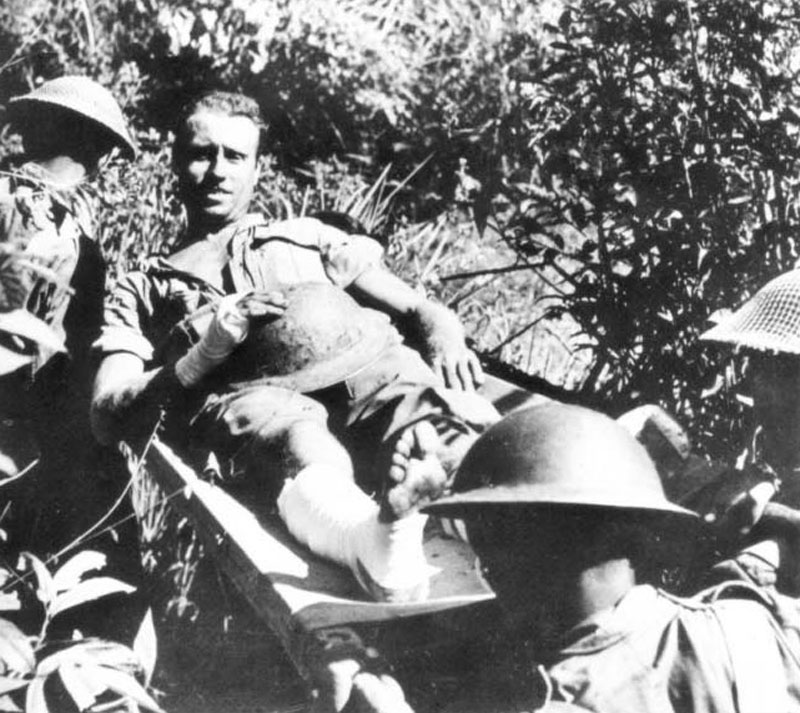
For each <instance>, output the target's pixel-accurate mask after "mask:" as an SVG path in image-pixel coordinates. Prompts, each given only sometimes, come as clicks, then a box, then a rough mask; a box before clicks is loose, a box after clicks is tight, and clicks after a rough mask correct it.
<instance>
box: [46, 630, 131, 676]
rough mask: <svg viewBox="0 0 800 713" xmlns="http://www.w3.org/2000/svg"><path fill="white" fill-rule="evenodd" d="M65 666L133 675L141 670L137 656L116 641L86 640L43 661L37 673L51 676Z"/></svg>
mask: <svg viewBox="0 0 800 713" xmlns="http://www.w3.org/2000/svg"><path fill="white" fill-rule="evenodd" d="M65 664H75V665H84V664H93V665H96V666H110V667H112V668H116V669H119V670H121V671H129V672H131V673H135V672H138V671H139V670H140V668H141V667H140V665H139V661H138V659H137V657H136V654H135V653H134V652H133V651H132V650H131V649H129V648H128V647H127V646H124V645H123V644H118V643H116V642H114V641H104V640H102V639H85V640H83V641H78V642H76V643H74V644H71V645H70V646H68V647H67V648H65V649H61V650H60V651H57V652H56V653H54V654H51V655H50V656H47V657H46V658H44V659H42V661H40V662H39V665H38V667H37V669H36V673H37V675H39V676H49V675H50V674H52V673H53V672H55V671H56V670H57V669H59V668H60V667H61V666H63V665H65Z"/></svg>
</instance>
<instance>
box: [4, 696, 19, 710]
mask: <svg viewBox="0 0 800 713" xmlns="http://www.w3.org/2000/svg"><path fill="white" fill-rule="evenodd" d="M0 713H22V708H20V707H19V706H18V705H17V704H16V703H14V699H13V698H11V696H8V695H5V694H4V695H0Z"/></svg>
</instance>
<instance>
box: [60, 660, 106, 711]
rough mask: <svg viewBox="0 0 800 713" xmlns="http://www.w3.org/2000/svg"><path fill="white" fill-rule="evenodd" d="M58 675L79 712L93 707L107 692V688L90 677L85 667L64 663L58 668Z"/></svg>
mask: <svg viewBox="0 0 800 713" xmlns="http://www.w3.org/2000/svg"><path fill="white" fill-rule="evenodd" d="M58 675H59V676H60V677H61V682H62V683H63V684H64V688H65V689H66V690H67V693H69V695H70V696H71V698H72V700H73V701H75V706H76V707H77V708H78V710H79V711H85V710H86V709H87V708H90V707H91V706H93V705H94V703H95V701H96V700H97V697H98V696H99V695H100V694H101V693H102V692H103V691H105V690H106V686H105V685H103V684H102V683H99V682H97V681H96V680H95V679H94V678H93V677H92V676H91V675H88V674H87V673H86V672H85V670H84V667H83V666H79V665H76V664H72V663H64V664H62V665H61V666H59V667H58Z"/></svg>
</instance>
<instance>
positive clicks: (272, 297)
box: [175, 292, 286, 388]
mask: <svg viewBox="0 0 800 713" xmlns="http://www.w3.org/2000/svg"><path fill="white" fill-rule="evenodd" d="M285 309H286V298H285V297H284V295H283V293H281V292H247V293H245V294H241V293H238V294H233V295H227V296H225V297H223V298H222V299H221V300H220V301H219V304H218V305H217V310H216V312H215V314H214V318H213V319H212V320H211V323H210V324H209V326H208V329H207V330H206V332H205V333H204V334H203V336H202V337H201V339H200V341H199V342H197V344H195V345H194V346H193V347H192V348H191V349H190V350H189V351H188V352H187V353H186V354H185V355H184V356H183V357H181V358H180V359H178V361H177V362H175V376H176V377H177V379H178V381H179V382H180V383H181V384H182V385H183V386H184V387H186V388H189V387H191V386H195V385H196V384H198V383H199V382H200V381H201V380H202V379H203V377H204V376H205V375H206V374H208V373H209V372H210V371H212V370H213V369H214V368H215V367H217V366H219V365H220V364H221V363H222V362H224V361H225V360H226V359H227V358H228V357H229V356H230V355H231V354H232V353H233V351H234V350H235V349H236V347H237V346H239V345H240V344H241V343H242V342H243V341H244V340H245V339H246V338H247V333H248V332H249V330H250V322H251V320H264V319H274V318H276V317H279V316H280V315H281V314H283V312H284V310H285Z"/></svg>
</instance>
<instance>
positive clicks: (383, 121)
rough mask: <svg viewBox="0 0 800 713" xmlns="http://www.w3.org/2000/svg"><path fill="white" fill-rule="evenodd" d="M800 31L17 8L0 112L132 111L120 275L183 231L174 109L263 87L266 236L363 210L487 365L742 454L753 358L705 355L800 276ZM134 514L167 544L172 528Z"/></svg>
mask: <svg viewBox="0 0 800 713" xmlns="http://www.w3.org/2000/svg"><path fill="white" fill-rule="evenodd" d="M798 34H800V7H798V6H797V4H796V3H795V2H794V0H703V1H702V2H700V1H699V0H659V1H657V2H656V1H651V2H647V1H645V0H583V1H579V0H575V2H573V3H567V2H563V1H562V0H541V1H540V2H539V3H533V2H530V1H529V0H337V1H336V2H318V1H317V0H118V1H117V0H59V1H56V0H6V1H5V2H4V3H3V4H2V5H0V108H2V107H4V106H5V104H6V102H7V100H8V99H9V98H10V97H11V96H14V95H16V94H19V93H22V92H25V91H27V90H29V89H30V88H31V87H34V86H36V85H37V83H39V82H41V81H43V80H45V79H48V78H51V77H55V76H59V75H61V74H66V73H82V74H88V75H90V76H92V77H94V78H96V79H98V80H99V81H101V82H102V83H104V84H105V85H107V86H108V87H110V88H111V89H112V91H113V92H114V93H115V95H116V96H117V97H118V99H119V100H120V102H121V104H122V105H123V106H124V108H125V112H126V114H127V116H128V117H129V119H130V121H131V123H132V125H133V127H134V128H135V131H136V135H137V137H138V141H139V144H140V148H141V153H140V156H139V158H138V160H137V161H136V162H135V163H132V164H123V163H115V164H113V165H112V166H110V167H109V170H108V171H106V172H105V174H104V175H103V177H102V178H101V180H100V181H99V182H98V186H97V188H98V191H97V192H98V198H99V199H100V203H101V211H100V215H99V230H98V239H99V241H100V243H101V245H102V248H103V251H104V254H105V256H106V259H107V263H108V266H109V279H113V278H114V276H115V275H116V274H118V273H119V272H120V271H122V270H124V269H126V268H128V267H131V266H134V265H136V263H137V261H139V260H140V259H141V258H142V257H143V256H144V255H146V254H147V252H149V251H150V250H152V249H155V248H158V247H160V246H162V245H164V244H165V243H167V242H168V241H169V240H171V239H173V238H174V236H175V235H176V234H177V232H178V230H179V228H180V224H181V220H182V216H181V213H180V207H179V206H178V205H177V204H176V202H175V201H174V199H173V197H172V191H171V182H172V178H171V171H170V166H169V149H170V144H171V136H172V134H171V130H172V128H173V127H172V124H171V121H172V118H173V117H174V114H175V107H176V106H177V105H178V104H180V103H181V102H182V101H183V98H184V97H185V96H187V94H189V93H191V92H194V91H195V90H197V89H199V88H205V87H223V88H231V89H241V90H243V91H245V92H248V93H250V94H252V95H253V96H255V97H257V98H258V99H259V101H260V102H261V104H262V106H263V109H264V111H265V112H266V114H267V116H268V117H269V120H270V133H269V156H268V157H267V158H265V160H264V166H263V180H262V181H261V184H260V188H259V194H258V203H259V207H260V208H261V209H262V210H263V211H264V212H265V213H266V214H267V215H268V216H271V217H274V218H283V217H287V216H291V215H299V214H303V213H307V212H310V211H313V210H317V209H322V208H338V209H343V210H347V211H348V212H350V213H352V214H353V215H355V216H356V217H359V218H361V219H362V220H364V221H365V222H366V223H367V225H368V226H369V227H370V229H371V230H372V231H374V232H375V233H376V234H379V235H380V236H382V238H384V239H385V240H386V241H387V244H388V246H389V249H388V255H389V259H390V261H391V263H392V266H393V268H394V269H395V270H397V271H398V272H399V273H401V274H402V275H403V276H404V277H406V278H407V279H408V280H409V281H411V282H412V283H414V284H415V285H417V286H418V287H419V288H420V289H425V290H427V291H428V292H430V293H432V294H434V295H435V296H437V297H438V298H439V299H441V300H443V301H445V302H447V303H448V304H450V305H451V306H452V307H454V308H455V309H457V310H458V311H459V313H460V315H461V317H462V318H463V320H464V321H465V323H466V325H467V327H468V331H469V333H470V336H471V338H472V339H473V340H474V341H475V344H476V345H477V347H478V348H479V349H480V350H481V351H483V352H485V353H487V354H489V355H492V356H495V357H499V358H501V359H502V360H503V361H505V362H507V363H510V364H513V365H514V366H515V367H517V368H519V369H521V370H522V371H523V372H526V373H529V374H534V375H538V376H542V377H545V378H546V379H548V380H550V381H551V382H553V383H555V384H557V385H558V386H563V387H565V388H568V389H570V390H573V391H575V392H577V393H578V395H579V397H580V398H584V399H587V400H590V401H592V402H593V403H598V402H599V403H601V404H602V405H603V406H604V407H605V408H606V409H607V410H609V411H610V412H612V413H615V412H620V411H622V410H624V409H625V408H628V407H629V406H632V405H635V404H638V403H642V402H657V403H660V404H661V405H663V406H664V407H666V408H667V409H668V410H670V411H672V412H673V413H675V414H676V415H677V416H678V417H679V419H680V420H681V421H682V422H683V423H684V424H685V425H686V426H687V427H689V429H690V431H691V432H692V436H693V438H694V440H695V442H696V443H697V445H698V447H699V448H700V449H701V450H702V451H704V452H706V453H709V454H711V455H714V456H718V457H724V458H732V457H734V456H736V455H737V454H738V453H740V452H741V451H742V449H744V448H746V445H747V442H748V428H749V424H748V418H747V410H746V408H745V407H744V406H742V404H741V403H740V400H737V398H736V395H735V393H734V391H735V390H736V389H737V388H738V384H737V383H736V382H737V379H738V375H739V372H740V368H739V367H740V365H739V364H738V363H734V362H732V361H731V360H730V357H729V355H726V354H725V353H724V352H720V351H717V350H714V349H712V348H709V347H708V346H707V345H703V344H701V343H699V342H698V340H697V337H698V335H699V334H700V333H701V331H702V330H703V329H704V328H705V327H707V326H708V320H709V317H710V316H711V315H712V314H713V313H714V312H715V311H717V310H718V309H720V308H725V307H731V306H735V305H737V304H739V303H740V302H741V301H742V300H743V299H744V298H745V297H746V296H747V295H749V294H752V292H753V291H754V290H755V289H757V288H758V287H759V286H760V285H762V284H764V282H766V281H767V280H768V279H769V278H770V277H772V276H774V275H776V274H778V273H779V272H782V271H784V270H786V269H788V268H790V267H791V266H792V265H793V264H794V263H795V261H796V259H797V257H798V250H799V249H800V248H799V247H798V242H797V240H796V237H795V235H796V232H797V230H798V227H800V226H798V223H800V214H799V211H798V208H800V202H799V199H798V184H799V183H800V161H798V159H799V158H800V156H798V151H799V149H800V146H799V144H798V138H799V133H800V113H798V111H797V109H796V106H797V99H798V96H797V94H798V83H797V72H798V69H800V62H799V60H800V54H799V53H800V50H799V49H797V48H798V47H800V43H798V39H800V38H799V37H798ZM17 148H18V147H17V142H16V140H15V137H14V136H12V135H10V134H9V133H8V132H7V131H4V132H3V133H2V134H0V156H2V155H3V154H7V153H10V152H13V151H15V150H17ZM723 377H724V378H723ZM722 384H727V385H728V386H731V387H732V388H727V389H725V388H719V387H720V385H722ZM154 498H155V499H154ZM135 504H136V506H137V509H138V511H139V515H140V529H141V530H142V531H143V532H144V533H145V535H146V536H148V535H147V533H148V532H150V534H151V535H152V537H151V539H152V540H155V539H157V535H158V533H159V532H161V533H163V532H164V531H165V530H169V529H170V527H172V532H173V533H174V531H175V527H178V525H175V524H174V523H173V525H172V526H169V525H168V524H167V519H168V517H169V515H168V513H167V512H166V510H165V509H164V508H163V507H162V506H160V504H159V502H158V497H157V494H154V493H152V492H149V491H146V490H145V491H142V492H137V493H136V503H135ZM174 539H175V542H173V543H171V544H169V545H168V546H169V547H172V549H173V550H175V548H177V549H178V550H179V552H178V554H177V555H175V553H174V551H173V555H172V556H173V557H176V558H177V560H178V561H179V562H181V563H182V565H181V566H174V567H172V569H171V572H172V573H173V576H174V577H175V589H177V590H179V591H180V596H178V597H177V598H173V599H172V601H171V605H172V606H173V607H175V608H177V609H178V613H184V612H185V611H190V610H191V606H192V603H191V602H190V601H188V600H187V599H186V591H187V590H188V587H189V585H190V583H191V579H192V577H193V575H194V569H193V567H194V561H195V559H196V555H195V553H194V548H195V546H196V543H195V541H194V540H193V538H192V536H191V534H189V535H187V534H186V533H185V532H184V533H183V534H182V536H181V537H180V538H174ZM158 546H159V547H162V546H164V543H163V542H162V543H161V544H159V545H158ZM154 551H155V550H154ZM161 556H162V557H163V556H164V555H163V553H161ZM146 564H147V562H146ZM42 576H44V575H42ZM28 658H30V657H28ZM30 665H33V663H31V664H30Z"/></svg>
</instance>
